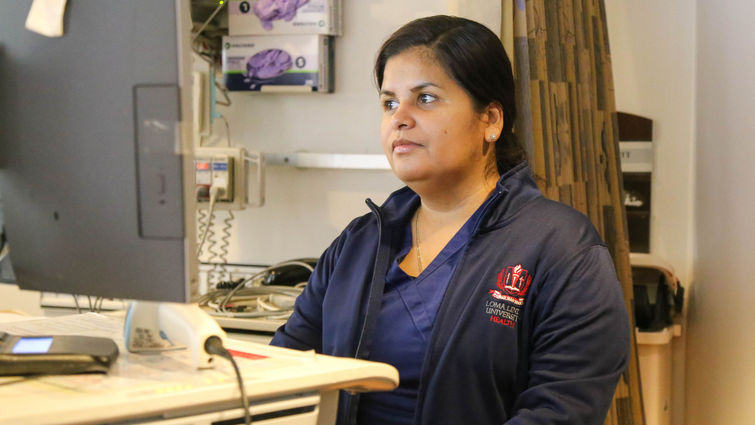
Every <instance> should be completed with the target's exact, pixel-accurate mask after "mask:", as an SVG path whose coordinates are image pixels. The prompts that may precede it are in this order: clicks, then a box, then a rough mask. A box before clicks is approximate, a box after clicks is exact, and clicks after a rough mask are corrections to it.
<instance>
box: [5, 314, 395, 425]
mask: <svg viewBox="0 0 755 425" xmlns="http://www.w3.org/2000/svg"><path fill="white" fill-rule="evenodd" d="M82 328H83V329H87V330H88V331H87V332H86V334H89V335H94V336H107V337H110V338H113V339H114V340H116V342H117V343H118V345H119V348H120V349H121V353H120V356H119V359H118V361H117V362H116V363H115V365H114V366H113V368H112V369H111V371H110V372H109V373H108V374H106V375H103V374H86V375H61V376H42V377H35V378H19V377H2V378H0V424H19V423H27V424H29V423H34V424H42V423H45V424H63V423H67V424H70V423H97V422H119V421H125V420H132V421H133V420H139V419H140V418H141V419H143V420H144V421H147V420H154V418H165V417H177V416H180V415H183V414H185V412H186V411H187V409H190V410H191V412H192V414H196V413H197V412H203V411H206V412H211V411H213V410H217V409H219V408H226V409H227V408H229V407H231V406H237V405H239V404H240V402H239V397H240V392H239V389H238V386H237V383H236V378H235V374H234V372H233V369H232V367H231V366H230V364H229V363H228V362H227V361H225V360H223V359H218V360H220V362H219V363H217V364H216V367H215V368H214V369H209V370H199V371H198V370H195V369H193V368H192V366H191V360H190V358H189V354H188V352H186V350H176V351H169V352H163V353H161V354H151V355H144V354H135V353H129V352H127V351H126V350H125V349H124V348H123V338H122V335H121V333H122V332H121V329H122V322H121V320H120V319H119V318H113V317H106V316H102V315H98V314H94V313H88V314H83V315H75V316H66V317H62V318H54V319H40V320H33V321H31V320H30V321H23V322H13V323H0V330H4V331H6V332H9V333H12V334H26V335H42V334H59V335H62V334H79V335H81V334H83V333H82V331H81V329H82ZM226 345H227V347H228V348H229V349H231V350H235V352H234V353H233V354H234V357H235V358H236V361H237V363H238V365H239V368H240V369H241V371H242V375H243V377H244V382H245V388H246V391H247V395H248V396H249V399H250V400H251V401H252V403H255V402H258V403H263V402H267V401H275V400H276V399H281V398H285V397H287V396H288V397H290V396H292V395H294V394H296V395H302V394H319V393H320V392H322V391H333V390H336V389H354V390H357V391H387V390H391V389H393V388H395V387H396V385H397V384H398V372H397V371H396V369H394V368H393V367H392V366H389V365H386V364H382V363H375V362H367V361H362V360H356V359H344V358H336V357H331V356H324V355H319V354H315V353H314V352H301V351H295V350H288V349H283V348H279V347H271V346H267V345H262V344H255V343H251V342H244V341H235V340H229V341H228V342H227V344H226Z"/></svg>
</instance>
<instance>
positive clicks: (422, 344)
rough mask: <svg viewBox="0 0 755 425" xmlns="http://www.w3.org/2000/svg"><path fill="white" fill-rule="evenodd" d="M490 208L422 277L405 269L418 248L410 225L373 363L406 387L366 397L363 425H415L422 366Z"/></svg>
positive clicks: (389, 277)
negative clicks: (453, 282) (393, 371)
mask: <svg viewBox="0 0 755 425" xmlns="http://www.w3.org/2000/svg"><path fill="white" fill-rule="evenodd" d="M488 203H489V200H488V201H486V202H484V203H483V205H482V206H480V207H479V208H478V209H477V211H475V213H474V214H472V216H471V217H470V218H469V219H468V220H467V222H466V223H464V225H463V226H462V227H461V229H459V231H458V232H457V233H456V234H455V235H454V237H453V238H451V240H450V241H449V242H448V244H446V246H445V247H444V248H443V250H442V251H441V252H440V253H439V254H438V256H437V257H435V259H433V261H432V262H431V263H430V264H429V265H428V266H427V268H425V269H424V270H422V272H421V273H420V274H419V276H417V277H413V276H409V275H408V274H406V273H405V272H404V271H403V270H402V269H401V267H399V264H400V263H401V261H403V259H404V257H406V255H407V254H408V253H409V250H410V249H411V246H412V231H411V220H410V221H409V223H407V226H406V229H405V231H404V235H405V237H404V240H403V241H402V245H401V249H400V250H399V253H398V254H397V256H396V258H395V259H394V260H393V263H392V264H391V267H390V269H389V270H388V273H387V274H386V281H385V291H384V293H383V303H382V306H381V309H380V314H379V315H378V318H377V324H376V327H375V334H374V339H373V342H372V348H371V353H370V356H369V359H370V360H373V361H377V362H383V363H388V364H390V365H393V366H394V367H395V368H396V369H398V372H399V378H400V383H399V386H398V388H396V389H395V390H394V391H391V392H372V393H364V394H361V396H360V400H359V413H358V419H357V424H359V425H386V424H395V425H400V424H407V425H411V424H413V423H414V422H413V421H414V411H415V408H416V402H417V393H418V390H419V379H420V374H421V372H422V363H423V361H424V358H425V352H426V351H427V346H428V343H429V341H430V334H431V333H432V329H433V323H435V316H436V315H437V313H438V308H439V307H440V303H441V301H442V300H443V296H444V294H445V293H446V288H447V287H448V283H449V282H450V280H451V277H452V276H453V273H454V270H456V266H457V265H458V264H459V261H460V260H461V257H462V255H463V253H464V249H463V248H465V247H466V246H467V244H468V243H469V241H470V240H471V238H472V235H473V234H474V233H475V231H476V230H477V227H478V226H479V222H480V218H481V217H482V214H483V211H484V210H485V206H486V205H487V204H488Z"/></svg>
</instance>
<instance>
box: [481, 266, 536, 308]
mask: <svg viewBox="0 0 755 425" xmlns="http://www.w3.org/2000/svg"><path fill="white" fill-rule="evenodd" d="M530 283H532V276H530V274H529V272H528V271H527V270H526V269H523V268H522V265H521V264H517V265H516V266H514V267H504V268H503V269H501V272H500V273H498V280H497V281H496V286H497V287H498V289H500V290H501V291H496V290H494V289H491V290H490V294H491V295H492V296H493V298H495V299H498V300H505V301H510V302H512V303H514V304H516V305H522V304H523V303H524V296H525V295H526V294H527V290H528V289H529V288H530Z"/></svg>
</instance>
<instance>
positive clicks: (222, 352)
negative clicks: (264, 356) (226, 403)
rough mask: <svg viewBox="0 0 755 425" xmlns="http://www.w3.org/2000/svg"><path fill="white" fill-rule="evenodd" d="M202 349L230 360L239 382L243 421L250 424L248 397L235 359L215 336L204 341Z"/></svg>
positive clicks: (247, 424)
mask: <svg viewBox="0 0 755 425" xmlns="http://www.w3.org/2000/svg"><path fill="white" fill-rule="evenodd" d="M204 349H205V351H207V353H209V354H215V355H218V356H220V357H223V358H224V359H226V360H228V361H229V362H231V366H233V370H234V371H235V372H236V380H237V381H238V384H239V391H241V408H242V409H244V423H245V424H246V425H251V423H252V415H251V414H250V413H249V399H248V398H247V397H246V390H245V389H244V380H243V378H242V377H241V372H240V371H239V366H238V365H237V364H236V360H234V359H233V356H232V355H231V353H229V352H228V350H226V348H225V347H223V341H222V340H221V339H220V338H218V337H216V336H211V337H209V338H207V340H206V341H205V342H204Z"/></svg>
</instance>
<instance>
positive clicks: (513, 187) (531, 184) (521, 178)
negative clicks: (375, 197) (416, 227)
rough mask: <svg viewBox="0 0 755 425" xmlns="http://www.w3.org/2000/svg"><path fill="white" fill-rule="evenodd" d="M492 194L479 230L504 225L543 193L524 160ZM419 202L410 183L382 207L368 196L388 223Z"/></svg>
mask: <svg viewBox="0 0 755 425" xmlns="http://www.w3.org/2000/svg"><path fill="white" fill-rule="evenodd" d="M491 196H492V197H494V198H495V199H492V200H491V202H489V203H487V205H486V207H485V208H486V211H484V212H483V217H484V218H483V219H482V222H481V224H480V227H479V232H480V233H482V232H486V231H489V230H492V229H495V228H498V227H500V226H502V225H504V224H505V223H506V222H507V221H508V219H509V218H510V217H512V216H513V215H514V214H516V213H517V212H518V211H519V210H520V209H521V208H522V207H523V206H524V204H526V203H527V202H529V201H530V200H532V199H534V198H537V197H540V196H542V195H541V193H540V190H539V189H538V188H537V185H536V184H535V180H534V179H533V178H532V170H531V169H530V167H529V166H528V165H527V163H526V162H522V163H520V164H519V165H517V166H516V167H514V168H512V169H511V170H509V171H507V172H506V173H504V174H503V175H502V176H501V178H500V179H498V183H497V184H496V188H495V189H494V191H493V193H492V194H491ZM419 202H420V199H419V196H418V195H417V194H416V193H415V192H414V191H413V190H411V189H410V188H409V187H408V186H404V187H402V188H401V189H399V190H397V191H395V192H393V193H392V194H391V195H390V196H388V198H387V199H386V200H385V202H383V204H382V205H381V206H380V207H374V204H372V201H371V200H370V199H367V204H368V205H370V204H372V205H371V208H372V209H373V211H374V212H375V213H379V214H380V215H381V216H382V218H383V221H384V222H385V224H387V225H394V224H401V223H406V222H407V221H408V220H409V219H410V218H411V215H412V214H413V213H414V210H415V209H416V208H417V206H418V205H419Z"/></svg>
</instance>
